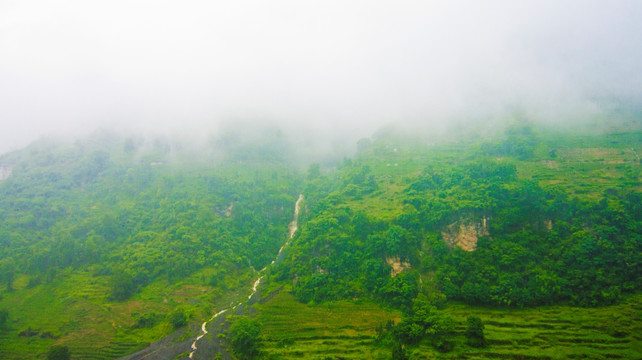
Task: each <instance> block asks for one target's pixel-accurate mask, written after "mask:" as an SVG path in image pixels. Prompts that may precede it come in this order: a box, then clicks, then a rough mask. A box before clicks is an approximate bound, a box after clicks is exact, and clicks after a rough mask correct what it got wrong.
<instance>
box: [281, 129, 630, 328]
mask: <svg viewBox="0 0 642 360" xmlns="http://www.w3.org/2000/svg"><path fill="white" fill-rule="evenodd" d="M496 145H497V146H495V145H493V146H491V145H482V146H481V149H482V153H481V154H480V153H470V152H469V153H466V156H461V158H460V161H440V160H439V159H438V158H437V159H435V160H432V162H428V163H427V164H426V165H425V166H424V171H423V172H421V173H412V175H406V176H405V177H403V178H401V180H399V179H395V178H394V176H392V175H381V174H378V173H377V172H376V171H375V170H374V169H377V164H378V163H379V162H381V161H386V159H385V157H384V156H383V155H381V154H384V153H385V152H386V151H388V150H387V149H390V148H392V147H393V146H392V145H389V144H385V146H383V145H382V144H378V143H377V142H374V143H372V144H371V145H370V146H369V149H368V150H367V151H364V152H363V153H362V154H360V156H359V158H358V159H357V160H355V161H352V160H349V159H346V160H345V161H344V162H343V164H342V166H341V167H340V170H339V171H338V172H337V173H336V174H334V177H320V178H316V179H314V181H311V182H310V184H314V186H310V185H309V186H308V188H307V190H306V191H308V193H306V196H308V197H309V198H310V199H314V200H313V201H310V207H309V208H308V210H309V213H308V214H307V215H306V216H307V218H306V222H305V223H304V224H303V226H301V231H300V233H299V236H298V239H297V242H296V243H294V244H293V246H292V249H291V250H290V253H289V254H288V258H286V259H285V263H284V265H283V266H282V267H281V268H280V269H279V270H278V272H277V273H278V274H279V275H278V277H277V278H280V279H286V278H289V280H291V281H293V282H295V283H296V284H295V286H294V293H295V295H296V296H297V297H298V298H299V299H300V300H301V301H303V302H310V301H313V302H321V301H325V300H333V299H340V298H349V297H360V296H371V297H373V298H377V299H379V300H381V301H383V302H385V303H387V304H390V305H392V306H394V307H397V308H400V309H404V310H406V311H407V309H408V308H409V305H410V301H411V300H412V299H413V298H414V297H415V296H416V295H417V294H419V293H421V292H425V293H428V292H430V293H432V294H433V295H432V297H433V299H435V302H438V301H439V300H438V299H442V300H441V303H442V305H443V302H444V301H443V299H444V297H443V295H442V294H444V295H445V296H446V297H447V298H448V299H454V300H461V301H465V302H467V303H469V304H477V305H482V304H483V305H501V306H517V307H523V306H535V305H544V304H553V303H557V302H560V301H562V302H570V303H572V304H576V305H582V306H595V305H601V304H612V303H614V302H617V301H618V299H620V298H621V296H622V295H623V294H626V293H630V292H633V291H635V290H636V289H640V288H642V280H640V279H641V278H642V277H641V276H639V274H641V273H642V257H641V256H642V255H641V254H642V241H640V239H641V238H642V226H640V224H641V223H642V220H641V218H642V215H641V214H642V206H640V204H641V203H642V196H641V195H640V194H639V192H637V191H636V190H635V189H634V188H633V187H631V186H629V185H627V184H624V183H621V185H620V186H621V187H620V188H618V189H615V188H612V189H608V190H607V191H605V192H604V193H603V194H597V196H596V197H595V198H582V199H581V200H580V198H578V197H576V196H573V194H572V193H568V192H565V191H564V190H563V189H562V188H560V187H556V186H543V185H542V183H541V182H539V181H537V180H536V179H535V178H529V177H524V176H519V175H520V174H519V173H518V168H519V166H531V165H530V161H531V160H534V159H535V158H536V157H537V156H538V154H540V153H541V154H542V156H544V158H545V159H550V157H549V156H548V151H545V149H546V147H547V146H558V147H560V146H562V147H565V148H567V147H568V146H569V145H568V143H567V142H566V141H565V139H562V140H560V141H559V143H552V145H551V143H544V142H543V141H542V137H541V135H538V134H537V131H536V130H535V128H534V127H532V126H531V125H528V124H518V125H516V126H513V127H511V128H510V129H509V130H507V131H506V134H505V138H504V139H502V140H500V141H499V143H497V144H496ZM576 146H577V145H576ZM538 149H541V150H542V151H540V150H538ZM455 152H456V151H455V150H449V151H445V152H444V154H445V156H453V155H452V154H453V153H455ZM560 152H561V150H560V151H556V152H555V156H556V157H557V158H559V157H560V155H559V153H560ZM486 154H491V155H493V157H488V156H486ZM377 156H380V157H382V158H383V160H381V159H380V158H377ZM394 156H396V155H394V154H392V155H390V157H391V158H392V157H394ZM388 161H390V160H388ZM525 161H526V162H525ZM546 161H548V160H546ZM525 163H527V165H523V164H525ZM627 166H628V165H627ZM378 169H379V171H381V167H379V168H378ZM630 173H631V175H630V176H631V184H630V185H634V184H639V183H637V182H636V179H638V178H639V169H638V168H636V167H633V168H631V170H630ZM636 174H638V175H636ZM550 176H551V177H553V179H554V176H555V173H554V172H551V175H550ZM567 176H568V175H567ZM636 176H638V177H636ZM393 183H394V186H395V187H398V188H401V189H402V190H401V192H399V193H395V195H394V196H396V197H397V199H396V200H398V201H399V202H401V203H402V204H403V206H402V207H400V208H399V209H398V210H397V211H396V212H394V213H392V215H391V214H387V215H386V216H387V217H386V218H385V220H384V219H380V216H381V215H380V214H379V213H378V210H376V209H370V208H369V205H370V204H377V203H379V202H381V201H382V200H381V199H380V198H379V197H380V195H379V194H380V192H381V191H382V190H384V191H385V187H386V186H388V184H393ZM375 185H376V186H375ZM388 196H390V195H388ZM355 209H358V210H355ZM364 209H365V210H364ZM482 222H483V224H484V225H483V226H484V231H483V232H484V234H480V235H479V237H478V241H477V244H476V245H477V249H476V250H475V251H471V252H468V251H463V250H461V249H459V248H458V247H454V248H453V247H452V246H449V245H447V244H446V243H445V239H444V236H443V235H442V234H443V233H444V232H446V231H447V230H448V229H449V228H450V229H459V228H460V226H464V225H467V226H473V225H474V226H476V227H477V228H478V229H479V228H481V227H482V225H481V224H482ZM471 224H472V225H471ZM475 224H476V225H475ZM480 232H482V231H480ZM485 233H487V234H485ZM393 262H397V263H406V264H407V265H408V266H404V268H405V270H404V271H403V272H402V273H401V274H399V275H397V276H395V277H391V276H390V275H391V267H390V265H389V264H390V263H393ZM354 264H359V265H358V266H355V265H354ZM427 272H433V273H434V274H435V276H434V277H432V276H431V277H432V278H434V279H436V280H435V281H434V282H433V283H431V284H424V285H420V282H419V279H420V277H421V276H420V274H426V273H427ZM422 287H423V289H422ZM408 329H410V328H408ZM409 333H410V331H409Z"/></svg>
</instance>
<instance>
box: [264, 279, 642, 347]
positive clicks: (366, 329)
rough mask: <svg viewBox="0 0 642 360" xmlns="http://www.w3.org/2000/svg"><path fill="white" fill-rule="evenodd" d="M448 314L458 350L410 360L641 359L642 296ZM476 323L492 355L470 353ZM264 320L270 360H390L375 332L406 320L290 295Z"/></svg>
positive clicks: (280, 297)
mask: <svg viewBox="0 0 642 360" xmlns="http://www.w3.org/2000/svg"><path fill="white" fill-rule="evenodd" d="M444 311H445V312H446V313H447V314H448V315H450V316H452V317H453V319H454V320H455V321H456V322H457V324H458V325H457V328H456V330H457V333H456V335H455V343H456V344H455V348H454V350H453V351H452V352H449V353H440V352H438V351H436V350H435V349H434V348H432V347H431V346H430V345H428V344H424V343H421V344H419V345H418V346H415V347H410V348H408V349H407V353H408V355H410V358H411V359H435V358H439V359H642V335H641V334H642V294H638V295H635V296H631V297H629V298H627V300H626V301H625V302H623V303H622V304H619V305H615V306H609V307H602V308H576V307H567V306H550V307H540V308H534V309H521V310H515V309H487V308H474V307H471V306H468V305H463V304H451V305H449V306H448V307H447V308H446V309H445V310H444ZM469 315H477V316H479V317H481V318H482V320H483V321H484V323H485V335H486V338H487V340H488V343H489V345H488V347H486V348H483V349H477V348H472V347H469V346H467V345H465V337H464V330H465V325H464V324H465V320H466V317H467V316H469ZM258 318H259V320H260V321H261V322H262V324H263V334H264V337H265V340H266V341H265V343H266V349H265V350H266V353H267V355H268V358H270V359H390V356H391V350H390V349H388V348H385V347H381V346H380V345H378V344H376V342H375V338H376V333H375V329H376V327H377V326H378V325H383V324H384V323H385V322H386V321H388V320H389V319H392V320H399V319H400V314H399V313H398V312H395V311H391V310H387V309H384V308H381V307H379V306H378V305H375V304H372V303H369V302H365V301H364V302H359V301H357V302H354V301H340V302H331V303H326V304H320V305H312V306H308V305H305V304H301V303H299V302H297V301H296V300H295V299H294V297H293V296H292V295H291V294H289V293H288V292H287V291H285V290H284V291H281V292H279V293H278V294H277V295H276V296H274V297H273V298H272V299H270V300H269V301H268V302H267V303H266V304H264V305H262V306H261V307H260V308H259V312H258Z"/></svg>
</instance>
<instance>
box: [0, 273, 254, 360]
mask: <svg viewBox="0 0 642 360" xmlns="http://www.w3.org/2000/svg"><path fill="white" fill-rule="evenodd" d="M208 271H211V269H208V268H206V269H203V270H201V271H199V272H198V273H196V274H194V275H192V276H190V277H188V278H186V279H184V280H183V281H181V282H180V283H175V284H171V285H169V284H167V283H166V282H165V281H156V282H153V283H151V284H150V285H148V286H146V287H145V288H144V289H142V291H141V292H140V293H138V294H136V295H135V296H134V297H132V298H131V299H130V300H127V301H123V302H112V301H109V300H108V299H107V296H108V294H109V288H108V285H107V281H108V279H107V278H106V277H104V276H93V275H92V274H90V273H87V272H73V273H69V274H68V275H67V276H65V277H63V278H61V279H58V280H56V281H55V282H53V283H51V284H43V285H39V286H36V287H33V288H27V287H26V286H25V285H26V281H25V279H22V278H18V279H16V281H15V283H14V288H15V290H13V291H11V292H5V293H4V294H3V298H2V299H1V300H0V308H4V309H8V311H9V322H8V329H6V330H4V331H0V359H24V358H44V357H45V354H46V353H47V351H48V349H49V347H50V346H51V345H54V344H62V345H66V346H68V347H69V349H70V350H71V353H72V359H114V358H118V357H122V356H125V355H128V354H130V353H132V352H134V351H136V350H139V349H141V348H143V347H145V346H146V345H147V344H149V343H151V342H154V341H156V340H158V339H160V338H162V337H164V336H166V335H168V334H170V333H171V332H173V331H174V329H173V327H172V325H171V324H170V323H169V321H168V320H167V319H166V318H165V314H167V313H169V312H170V311H172V309H174V308H179V309H182V310H183V311H184V312H185V314H186V315H187V316H188V317H189V319H190V321H191V322H199V323H200V322H201V321H203V320H204V319H207V318H209V317H210V316H211V309H212V308H214V307H216V306H219V307H220V306H223V305H227V302H228V301H229V299H234V298H244V297H247V293H249V291H250V286H249V285H248V284H250V283H251V281H250V280H251V276H253V274H251V273H249V272H248V273H244V274H239V276H238V278H239V279H240V280H239V281H240V282H241V283H243V286H240V287H239V288H235V289H231V290H229V291H228V292H227V293H225V294H221V293H217V292H215V291H213V288H212V287H211V286H207V285H203V284H202V283H203V281H202V279H201V278H202V277H204V278H208V277H207V276H203V275H206V273H207V272H208ZM241 280H245V281H241ZM23 283H24V284H23ZM41 310H42V311H41ZM151 313H155V314H158V321H157V322H156V325H154V326H152V327H150V328H136V327H135V326H134V325H135V323H136V319H137V318H138V317H139V316H140V315H144V314H151ZM195 334H196V333H195ZM195 334H194V337H195V336H196V335H195ZM188 335H189V336H192V334H188Z"/></svg>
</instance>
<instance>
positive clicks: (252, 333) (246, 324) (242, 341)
mask: <svg viewBox="0 0 642 360" xmlns="http://www.w3.org/2000/svg"><path fill="white" fill-rule="evenodd" d="M261 341H262V338H261V324H260V323H259V322H258V320H255V319H251V318H247V317H241V318H238V319H236V320H235V321H234V323H233V324H232V326H230V344H231V345H232V350H233V351H234V354H235V355H236V356H237V357H239V358H241V359H257V358H259V357H260V356H261V348H262V343H261Z"/></svg>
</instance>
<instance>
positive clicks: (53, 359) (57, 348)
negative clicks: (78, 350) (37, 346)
mask: <svg viewBox="0 0 642 360" xmlns="http://www.w3.org/2000/svg"><path fill="white" fill-rule="evenodd" d="M69 359H71V352H70V351H69V348H68V347H66V346H64V345H53V346H52V347H50V348H49V352H48V353H47V360H69Z"/></svg>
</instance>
